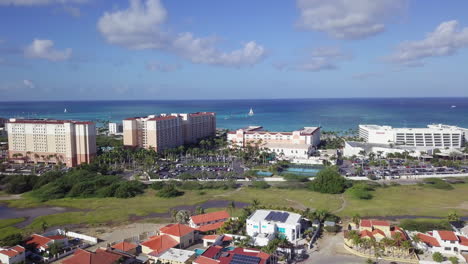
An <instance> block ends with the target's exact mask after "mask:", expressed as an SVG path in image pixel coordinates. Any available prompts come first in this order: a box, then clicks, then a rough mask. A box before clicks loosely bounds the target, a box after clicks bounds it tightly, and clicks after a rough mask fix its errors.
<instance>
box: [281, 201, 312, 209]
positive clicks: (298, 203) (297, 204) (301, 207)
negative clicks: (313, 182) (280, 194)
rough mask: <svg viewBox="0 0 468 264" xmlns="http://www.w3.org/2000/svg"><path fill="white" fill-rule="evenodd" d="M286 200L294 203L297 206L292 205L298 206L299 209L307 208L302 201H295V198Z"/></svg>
mask: <svg viewBox="0 0 468 264" xmlns="http://www.w3.org/2000/svg"><path fill="white" fill-rule="evenodd" d="M285 200H286V201H288V202H290V203H292V204H294V205H295V206H292V207H296V208H297V209H300V210H305V209H306V208H307V206H305V205H303V204H301V203H300V202H297V201H294V200H291V199H285Z"/></svg>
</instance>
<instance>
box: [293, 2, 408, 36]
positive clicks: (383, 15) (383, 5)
mask: <svg viewBox="0 0 468 264" xmlns="http://www.w3.org/2000/svg"><path fill="white" fill-rule="evenodd" d="M406 5H407V0H377V1H376V0H297V7H298V8H299V12H300V18H299V21H298V25H299V26H300V27H301V28H303V29H306V30H313V31H321V32H326V33H328V34H329V35H331V36H333V37H335V38H338V39H363V38H366V37H369V36H372V35H376V34H378V33H381V32H383V31H385V23H386V22H387V21H388V20H389V19H390V18H392V17H395V16H396V15H398V14H400V13H401V11H403V10H405V8H406Z"/></svg>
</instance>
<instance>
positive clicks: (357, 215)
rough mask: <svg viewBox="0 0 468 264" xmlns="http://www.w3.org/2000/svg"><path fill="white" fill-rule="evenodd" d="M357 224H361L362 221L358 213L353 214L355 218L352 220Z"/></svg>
mask: <svg viewBox="0 0 468 264" xmlns="http://www.w3.org/2000/svg"><path fill="white" fill-rule="evenodd" d="M351 221H352V222H353V223H354V224H355V225H356V226H359V223H360V222H361V216H360V215H359V214H358V213H356V214H354V215H353V218H352V220H351Z"/></svg>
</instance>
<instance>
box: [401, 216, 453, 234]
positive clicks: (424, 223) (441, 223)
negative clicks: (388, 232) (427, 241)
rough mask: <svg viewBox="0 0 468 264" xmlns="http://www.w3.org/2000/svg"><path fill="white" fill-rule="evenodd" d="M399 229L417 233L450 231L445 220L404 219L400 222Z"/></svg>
mask: <svg viewBox="0 0 468 264" xmlns="http://www.w3.org/2000/svg"><path fill="white" fill-rule="evenodd" d="M400 227H401V228H403V229H406V230H410V231H419V232H421V233H426V232H428V231H432V230H451V226H450V224H449V222H448V221H447V220H427V219H425V220H422V219H421V220H420V219H405V220H402V221H401V223H400Z"/></svg>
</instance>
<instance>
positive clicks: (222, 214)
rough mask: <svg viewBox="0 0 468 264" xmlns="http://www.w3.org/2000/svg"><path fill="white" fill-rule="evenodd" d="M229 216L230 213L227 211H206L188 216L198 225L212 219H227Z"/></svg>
mask: <svg viewBox="0 0 468 264" xmlns="http://www.w3.org/2000/svg"><path fill="white" fill-rule="evenodd" d="M229 217H230V215H229V213H228V212H226V211H217V212H212V213H207V214H200V215H193V216H191V217H190V218H191V219H192V222H194V223H195V224H197V225H199V224H203V223H209V222H213V221H219V220H224V219H228V218H229Z"/></svg>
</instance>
